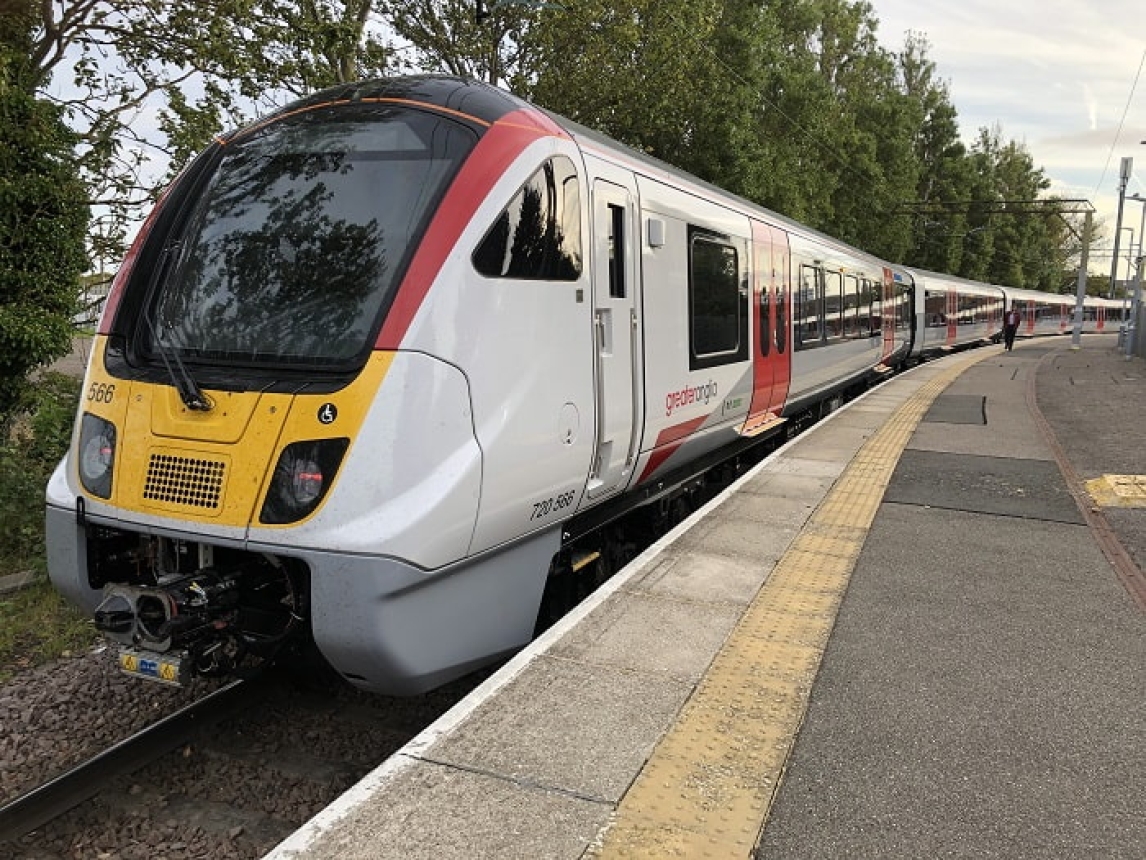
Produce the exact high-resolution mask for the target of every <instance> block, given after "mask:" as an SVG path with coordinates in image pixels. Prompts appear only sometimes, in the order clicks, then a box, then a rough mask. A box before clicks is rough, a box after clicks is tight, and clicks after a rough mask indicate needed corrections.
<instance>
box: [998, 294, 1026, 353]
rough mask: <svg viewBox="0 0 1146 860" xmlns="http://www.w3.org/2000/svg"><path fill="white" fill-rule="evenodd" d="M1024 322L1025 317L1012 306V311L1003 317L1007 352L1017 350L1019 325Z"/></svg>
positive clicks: (1004, 340)
mask: <svg viewBox="0 0 1146 860" xmlns="http://www.w3.org/2000/svg"><path fill="white" fill-rule="evenodd" d="M1022 321H1023V315H1022V314H1021V313H1019V309H1018V308H1017V307H1015V306H1014V305H1013V304H1012V305H1011V309H1010V310H1009V311H1007V313H1006V315H1005V316H1004V317H1003V342H1004V343H1005V344H1006V347H1007V352H1010V351H1011V350H1012V349H1014V348H1015V335H1016V334H1018V331H1019V323H1021V322H1022Z"/></svg>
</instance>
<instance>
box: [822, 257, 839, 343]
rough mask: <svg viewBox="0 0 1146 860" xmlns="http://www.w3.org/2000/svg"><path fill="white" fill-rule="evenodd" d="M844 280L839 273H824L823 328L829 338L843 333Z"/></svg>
mask: <svg viewBox="0 0 1146 860" xmlns="http://www.w3.org/2000/svg"><path fill="white" fill-rule="evenodd" d="M843 305H844V278H843V275H841V274H840V273H839V272H825V273H824V328H825V329H826V331H827V336H828V337H829V338H837V337H839V336H840V335H842V334H843V333H844V331H843V310H844V307H843Z"/></svg>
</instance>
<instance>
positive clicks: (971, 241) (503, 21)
mask: <svg viewBox="0 0 1146 860" xmlns="http://www.w3.org/2000/svg"><path fill="white" fill-rule="evenodd" d="M13 2H14V3H15V4H16V5H17V7H18V8H20V9H23V10H24V14H23V16H22V17H19V18H13V19H11V20H19V21H27V20H29V15H30V16H32V19H33V20H34V19H35V16H36V14H37V12H36V10H40V12H39V13H38V14H42V15H44V16H46V17H45V18H44V19H43V20H42V22H41V25H40V26H38V27H37V28H36V37H37V38H36V39H35V40H34V42H33V44H32V49H31V51H30V57H31V59H32V60H33V63H32V73H31V74H30V75H29V76H27V77H26V80H30V81H33V84H32V90H34V89H35V88H37V87H42V86H43V85H44V83H45V82H46V80H47V77H48V76H49V75H50V74H51V72H52V70H53V69H54V68H55V67H56V66H57V65H58V63H59V62H60V60H59V54H58V52H56V51H55V46H56V45H63V46H65V47H67V48H70V50H71V51H72V52H73V53H75V52H79V53H80V54H81V55H82V56H81V59H80V62H79V63H78V64H77V66H76V68H75V84H76V86H77V87H78V89H79V91H80V93H81V95H80V97H79V98H77V99H75V100H73V101H72V102H70V103H69V105H68V107H69V109H70V111H71V114H70V120H69V121H70V122H71V123H72V124H73V126H74V127H75V128H77V129H78V130H80V131H81V132H82V133H83V146H82V147H81V167H82V170H83V175H84V176H85V177H88V178H89V180H90V184H91V185H92V187H93V188H95V189H97V192H98V193H97V195H96V196H97V197H98V198H99V199H100V200H101V202H102V203H103V204H104V205H105V206H107V207H109V209H108V211H107V212H106V213H105V214H104V215H103V216H101V221H100V229H98V230H96V231H93V238H92V242H91V246H92V250H93V253H94V254H95V255H96V256H97V257H98V258H99V259H101V260H109V261H110V260H113V259H116V258H117V257H118V255H119V254H121V253H122V250H123V248H122V243H123V239H124V236H125V235H126V231H125V230H124V229H123V226H124V225H125V224H126V223H128V219H129V218H134V217H137V216H138V207H139V206H140V205H141V204H144V203H146V202H148V201H150V200H151V199H154V196H155V194H156V187H155V183H153V184H151V185H145V186H140V185H139V184H138V181H137V176H138V173H139V168H140V166H141V159H143V158H144V156H143V155H142V153H143V152H145V151H146V148H145V147H140V146H138V145H133V144H136V143H138V142H137V141H136V140H135V138H134V132H133V130H132V126H131V120H132V119H133V118H134V117H135V116H136V114H137V112H138V110H139V109H140V106H141V105H144V104H149V105H153V106H155V105H157V106H158V110H159V116H160V129H161V132H162V136H163V139H162V140H160V141H148V142H147V145H148V146H151V147H158V148H159V149H162V150H165V151H166V152H167V153H168V154H169V155H170V157H171V162H170V164H171V172H170V173H169V174H168V176H167V177H166V178H170V176H171V175H173V174H174V172H175V171H177V170H178V169H179V168H181V167H182V166H183V165H184V164H185V163H186V161H187V159H189V158H190V157H191V155H192V154H193V153H195V152H197V151H198V150H200V149H201V148H202V147H203V146H204V144H205V143H206V142H207V141H208V140H209V139H210V137H211V136H212V135H213V134H215V133H217V132H218V131H219V130H221V129H222V128H224V127H227V126H233V125H236V124H238V123H240V122H242V121H244V120H245V119H248V118H249V117H250V114H251V113H252V106H253V108H254V111H258V112H265V111H266V110H267V109H269V108H273V107H277V106H279V105H281V104H283V103H284V102H285V101H286V100H287V99H288V98H289V97H291V96H297V95H303V94H308V93H312V92H314V91H315V90H318V89H321V88H323V87H326V86H329V85H331V84H335V83H339V82H345V81H350V80H355V79H359V78H364V77H372V76H378V75H383V74H386V73H388V72H389V71H392V70H397V69H404V70H416V71H433V72H445V73H448V74H454V75H459V76H467V77H474V78H479V79H482V80H486V81H491V82H495V83H501V84H504V85H506V86H507V88H508V89H510V90H512V91H514V92H516V93H518V94H520V95H522V96H524V97H526V98H529V99H531V100H533V101H535V102H537V103H538V104H541V105H543V106H545V107H547V108H549V109H551V110H554V111H556V112H558V113H561V114H564V115H566V116H568V117H570V118H571V119H574V120H577V121H579V122H582V123H584V124H586V125H588V126H590V127H593V128H596V129H599V130H601V131H603V132H605V133H606V134H609V135H611V136H613V137H615V138H617V139H619V140H621V141H623V142H625V143H627V144H629V145H631V146H634V147H636V148H638V149H641V150H643V151H645V152H648V153H650V154H652V155H655V156H657V157H659V158H661V159H663V160H665V161H667V162H669V163H671V164H674V165H676V166H679V167H681V168H683V169H685V170H688V171H690V172H692V173H695V174H696V175H698V176H700V177H701V178H703V179H706V180H709V181H711V182H713V183H715V184H717V185H720V186H722V187H724V188H727V189H728V190H730V191H733V192H735V193H738V194H740V195H742V196H744V197H747V198H749V199H751V200H753V201H755V202H758V203H760V204H762V205H764V206H768V207H770V208H772V209H774V210H776V211H779V212H782V213H784V214H785V215H788V216H790V217H792V218H796V219H798V220H801V221H803V222H805V223H808V224H810V225H811V226H813V227H816V228H819V229H821V230H823V231H825V232H827V233H829V234H832V235H835V236H838V237H840V238H842V239H845V240H847V241H850V242H852V243H855V244H857V245H860V246H862V247H864V248H867V249H869V250H871V251H873V252H875V253H877V254H880V255H881V256H884V257H886V258H888V259H892V260H896V261H901V262H910V263H912V264H915V265H920V266H923V267H925V268H930V269H937V270H942V271H950V272H954V273H958V274H963V275H967V276H972V277H983V278H992V279H997V280H1004V281H1006V282H1008V283H1012V284H1014V285H1017V286H1039V285H1050V284H1054V283H1056V282H1059V281H1061V280H1063V269H1064V267H1069V260H1070V259H1072V257H1073V255H1075V254H1076V253H1077V250H1078V243H1077V240H1076V239H1075V238H1072V237H1073V236H1075V234H1077V232H1078V228H1077V225H1074V226H1073V227H1068V226H1067V225H1066V222H1065V221H1064V219H1063V217H1061V216H1051V217H1049V218H1048V217H1042V216H1037V217H1027V216H1024V215H1021V214H1019V213H1017V212H1011V213H1009V214H1005V215H1004V214H1001V213H1000V212H998V211H994V210H995V209H998V207H997V206H996V205H995V204H996V203H997V202H998V201H1001V200H1009V199H1015V195H1016V194H1019V193H1022V194H1030V195H1032V196H1036V195H1038V194H1041V193H1045V188H1046V186H1045V177H1044V176H1043V174H1042V172H1041V170H1039V169H1037V168H1036V167H1035V165H1034V164H1033V162H1032V161H1031V159H1030V158H1029V154H1027V153H1025V151H1024V150H1023V149H1022V147H1021V146H1018V145H1016V144H1009V143H1006V142H1004V141H1002V140H1001V139H1000V136H999V133H998V132H997V131H996V132H994V133H993V134H994V138H993V139H992V137H991V134H987V136H986V138H983V137H981V138H980V140H979V141H978V142H977V143H976V145H975V147H974V148H973V149H968V147H967V146H965V145H964V144H963V143H962V142H961V140H960V131H959V127H958V118H957V114H956V111H955V108H954V107H953V105H952V104H951V101H950V96H949V92H948V87H947V84H946V83H945V82H943V81H941V80H940V79H939V77H938V74H937V70H936V68H935V66H934V64H933V63H932V61H931V60H930V59H929V57H928V55H927V54H928V50H929V46H928V44H927V41H926V39H925V38H923V37H922V36H920V35H919V34H908V37H907V41H906V43H905V45H904V47H903V49H902V50H901V51H899V52H892V51H889V50H888V49H886V48H885V47H883V46H881V45H880V43H879V40H878V38H877V28H878V23H879V22H878V19H877V17H876V14H875V11H874V9H873V6H872V4H871V3H870V2H866V0H678V2H675V3H663V2H659V0H581V2H577V3H566V2H514V0H505V2H491V3H487V4H486V6H487V9H488V10H489V13H490V14H489V15H488V17H486V18H485V19H484V20H483V21H481V22H478V21H476V20H475V14H474V13H475V9H476V6H475V4H474V3H473V2H472V0H307V2H298V0H270V2H255V0H196V2H193V3H185V4H170V3H161V2H159V0H122V2H115V3H112V2H111V0H92V2H90V3H85V4H80V5H78V6H77V7H76V9H75V10H71V11H70V13H69V15H68V16H66V20H65V17H60V16H61V14H62V13H61V11H60V10H59V9H57V8H56V6H55V5H54V4H36V3H34V2H32V0H13ZM53 16H55V17H53ZM17 29H19V28H17ZM389 34H393V36H390V35H389ZM0 38H3V37H2V36H0ZM387 38H395V39H397V40H399V41H400V42H404V43H405V44H403V45H401V46H400V47H394V46H393V45H392V44H390V43H389V42H388V41H387V40H386V39H387ZM166 178H165V179H166ZM919 203H928V204H941V206H940V208H937V209H936V208H933V209H929V210H928V214H927V215H926V216H920V215H919V214H918V212H919V210H918V209H911V208H910V207H908V206H907V205H906V204H919ZM954 204H959V205H954ZM943 207H946V208H943ZM1024 218H1025V220H1024ZM1005 222H1006V223H1005ZM1007 224H1009V226H1007ZM1072 229H1073V233H1072Z"/></svg>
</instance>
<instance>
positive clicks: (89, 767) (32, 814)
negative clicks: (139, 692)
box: [0, 673, 267, 843]
mask: <svg viewBox="0 0 1146 860" xmlns="http://www.w3.org/2000/svg"><path fill="white" fill-rule="evenodd" d="M266 684H267V681H266V675H265V673H261V674H260V675H258V676H256V677H253V678H249V679H237V680H235V681H232V682H231V683H229V684H227V685H226V686H224V687H220V688H219V689H218V690H216V691H215V692H213V693H211V694H209V695H207V696H204V697H203V698H201V699H198V700H196V701H194V702H192V703H191V704H189V705H187V706H186V707H184V708H181V709H179V710H178V711H176V712H175V713H173V714H170V715H169V716H166V717H164V718H163V719H162V720H159V721H158V722H156V723H152V724H151V725H150V726H147V727H146V728H144V729H142V730H140V731H138V732H136V733H135V734H134V735H132V736H131V737H128V738H125V739H124V740H122V741H119V742H118V743H116V744H115V745H114V746H111V747H108V748H107V749H106V750H104V751H103V752H100V753H98V754H96V755H94V756H92V757H91V758H90V759H88V760H87V761H85V762H81V763H80V764H78V765H76V766H75V767H73V768H71V769H70V770H68V771H66V772H65V773H63V774H61V775H59V776H57V777H55V778H53V779H52V780H50V781H48V782H46V783H44V784H43V785H40V786H38V787H36V788H33V789H31V790H30V791H27V792H25V793H24V794H22V795H20V796H19V797H17V798H16V799H15V800H13V801H12V802H11V803H8V804H5V805H4V806H0V843H3V842H6V841H11V840H15V839H19V838H20V837H21V836H23V835H25V834H26V833H29V832H31V831H33V830H35V829H37V828H39V827H42V826H43V825H44V824H46V823H48V822H49V821H51V820H52V819H54V818H58V817H59V816H61V815H63V814H64V813H65V812H67V811H69V810H71V809H73V808H75V807H76V806H78V805H79V804H81V803H83V802H84V801H85V800H88V799H89V798H91V797H93V796H95V795H96V794H98V793H99V792H100V791H101V790H102V789H103V788H105V787H106V785H107V783H108V781H109V780H112V779H115V778H116V777H119V776H122V775H123V774H126V773H131V772H133V771H136V770H138V769H139V768H141V767H143V766H144V765H146V764H150V763H151V762H153V761H155V760H156V759H157V758H159V757H160V756H162V755H163V754H164V753H167V752H169V751H171V750H172V749H174V748H175V747H177V746H179V745H180V744H182V743H184V742H186V741H188V740H190V739H191V737H192V736H193V735H194V734H195V733H196V732H197V731H199V730H200V729H202V728H205V727H207V726H211V725H213V724H215V723H217V722H220V721H221V720H224V719H226V718H227V717H228V716H230V715H231V714H233V713H235V712H236V711H237V710H238V709H239V708H241V707H242V706H243V705H245V704H247V703H249V702H250V700H251V698H252V697H253V696H255V695H256V694H258V693H261V692H263V691H264V688H265V686H266Z"/></svg>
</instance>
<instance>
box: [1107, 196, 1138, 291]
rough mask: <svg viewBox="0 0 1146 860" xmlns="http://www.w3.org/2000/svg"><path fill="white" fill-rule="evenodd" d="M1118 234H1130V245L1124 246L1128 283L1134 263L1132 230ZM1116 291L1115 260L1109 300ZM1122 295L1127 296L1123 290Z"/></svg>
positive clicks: (1128, 229)
mask: <svg viewBox="0 0 1146 860" xmlns="http://www.w3.org/2000/svg"><path fill="white" fill-rule="evenodd" d="M1126 199H1127V200H1129V199H1130V198H1129V197H1127V198H1126ZM1118 232H1119V235H1121V234H1122V233H1129V234H1130V243H1129V244H1128V245H1127V246H1126V280H1127V281H1128V282H1129V280H1130V266H1131V265H1132V264H1133V262H1134V228H1133V227H1123V228H1122V229H1121V230H1119V231H1118ZM1114 247H1115V248H1117V247H1118V243H1117V242H1115V244H1114ZM1115 253H1116V254H1117V253H1118V252H1117V251H1115ZM1117 289H1118V260H1117V258H1116V259H1115V262H1114V283H1113V284H1112V285H1111V288H1110V297H1111V298H1114V297H1115V296H1114V293H1115V291H1116V290H1117ZM1122 293H1123V296H1126V295H1128V293H1127V292H1126V290H1123V291H1122Z"/></svg>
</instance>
